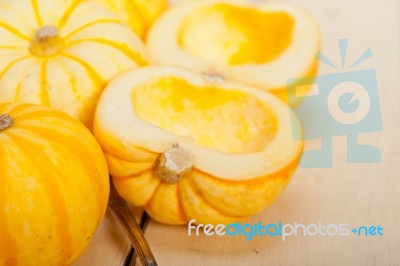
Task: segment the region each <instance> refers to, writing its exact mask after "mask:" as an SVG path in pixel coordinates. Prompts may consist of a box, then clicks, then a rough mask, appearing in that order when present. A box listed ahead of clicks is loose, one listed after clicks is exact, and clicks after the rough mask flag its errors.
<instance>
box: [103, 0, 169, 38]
mask: <svg viewBox="0 0 400 266" xmlns="http://www.w3.org/2000/svg"><path fill="white" fill-rule="evenodd" d="M96 1H97V2H99V3H102V4H103V5H105V6H106V7H107V8H109V9H110V10H112V11H113V12H115V14H117V15H118V16H119V17H120V18H121V19H123V20H124V21H125V22H126V23H127V24H128V25H129V27H131V29H132V30H134V31H135V32H136V33H137V34H138V35H139V36H140V37H142V38H143V39H144V38H145V36H146V33H147V31H148V30H149V28H150V26H151V25H152V24H153V22H154V21H155V20H156V18H157V17H158V16H159V15H160V14H161V13H162V12H163V11H164V10H165V9H166V8H167V6H168V0H96Z"/></svg>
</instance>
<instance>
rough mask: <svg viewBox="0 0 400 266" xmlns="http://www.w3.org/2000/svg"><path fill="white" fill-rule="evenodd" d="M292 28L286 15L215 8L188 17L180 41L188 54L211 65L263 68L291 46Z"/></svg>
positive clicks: (201, 10) (253, 10)
mask: <svg viewBox="0 0 400 266" xmlns="http://www.w3.org/2000/svg"><path fill="white" fill-rule="evenodd" d="M293 27H294V20H293V18H292V17H291V16H290V14H288V13H285V12H265V11H264V12H263V11H260V10H257V9H254V8H246V7H240V6H234V5H227V4H215V5H211V6H207V7H204V8H201V9H198V10H195V11H192V13H191V14H188V15H187V17H186V18H185V19H184V21H183V22H182V25H181V27H180V30H179V37H178V38H179V43H180V45H181V46H182V48H183V49H184V50H185V51H187V52H189V53H191V54H193V55H195V56H199V57H201V58H205V59H207V60H209V61H211V62H215V63H219V64H228V65H242V64H249V63H256V64H260V63H267V62H270V61H272V60H274V59H276V58H277V57H278V56H279V55H281V54H282V52H283V51H284V50H285V49H286V48H287V47H288V46H289V45H290V43H291V39H292V31H293ZM221 32H223V33H224V34H221ZM204 36H207V42H204Z"/></svg>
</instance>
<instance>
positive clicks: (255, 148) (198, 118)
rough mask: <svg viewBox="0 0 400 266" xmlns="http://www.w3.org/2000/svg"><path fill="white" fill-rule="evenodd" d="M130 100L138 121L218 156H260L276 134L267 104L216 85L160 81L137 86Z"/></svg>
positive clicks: (170, 78) (254, 97) (274, 119)
mask: <svg viewBox="0 0 400 266" xmlns="http://www.w3.org/2000/svg"><path fill="white" fill-rule="evenodd" d="M132 101H133V105H134V108H135V112H136V114H137V116H138V117H139V118H140V119H142V120H144V121H146V122H149V123H152V124H154V125H156V126H158V127H160V128H163V129H164V130H166V131H168V132H170V133H173V134H176V135H181V136H191V137H192V138H193V139H194V140H195V144H196V146H198V147H203V148H208V149H213V150H217V151H220V152H225V153H230V154H247V153H254V152H259V151H261V150H263V149H264V147H265V146H266V145H267V144H268V142H269V141H270V140H271V139H272V138H273V137H274V135H275V133H276V128H277V118H276V116H275V114H274V112H273V111H272V110H271V108H270V107H269V106H268V105H267V104H265V103H263V102H261V101H260V100H259V99H258V98H257V97H256V96H253V95H251V94H249V93H245V92H243V91H239V90H231V89H223V88H218V87H216V86H214V84H211V85H208V86H203V87H197V86H196V85H193V84H191V83H189V82H188V81H187V80H185V79H182V78H176V77H161V78H159V79H156V80H154V81H152V82H146V83H143V84H141V85H138V86H137V87H136V88H135V90H133V95H132Z"/></svg>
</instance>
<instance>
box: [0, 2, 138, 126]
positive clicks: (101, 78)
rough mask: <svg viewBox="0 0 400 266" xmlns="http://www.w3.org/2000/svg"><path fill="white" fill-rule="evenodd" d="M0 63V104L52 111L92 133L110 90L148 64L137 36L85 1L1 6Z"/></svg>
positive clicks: (1, 4)
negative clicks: (106, 90) (100, 103)
mask: <svg viewBox="0 0 400 266" xmlns="http://www.w3.org/2000/svg"><path fill="white" fill-rule="evenodd" d="M0 58H1V60H0V102H28V103H35V104H41V105H50V106H53V107H55V108H57V109H60V110H63V111H65V112H67V113H68V114H70V115H72V116H73V117H75V118H77V119H79V120H80V121H82V122H83V123H84V124H86V125H87V126H88V127H89V128H90V127H91V124H92V120H93V112H94V108H95V106H96V104H97V101H98V98H99V96H100V94H101V91H102V90H103V88H104V86H105V84H106V83H107V82H108V81H109V80H110V79H111V78H113V77H114V76H116V75H117V74H119V73H121V72H123V71H125V70H128V69H131V68H134V67H137V66H139V65H144V64H145V63H146V55H145V48H144V44H143V43H142V41H141V40H140V39H139V37H137V36H136V34H134V33H133V32H132V31H131V30H130V29H129V28H128V27H127V26H125V25H123V24H122V22H120V20H119V19H117V18H116V17H115V15H113V14H112V13H111V12H110V11H108V10H106V9H105V8H104V7H102V6H100V5H99V4H97V3H95V2H88V1H81V0H80V1H76V0H75V1H73V0H57V1H53V0H32V1H30V0H18V1H14V0H0Z"/></svg>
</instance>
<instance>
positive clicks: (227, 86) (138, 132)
mask: <svg viewBox="0 0 400 266" xmlns="http://www.w3.org/2000/svg"><path fill="white" fill-rule="evenodd" d="M290 113H291V112H290V109H289V108H288V107H287V105H285V104H284V103H283V102H282V101H281V100H279V99H278V98H277V97H275V96H273V95H271V94H270V93H268V92H264V91H262V90H259V89H256V88H254V87H251V86H248V85H243V84H239V83H234V82H229V81H227V80H224V79H221V78H218V77H212V76H207V75H202V74H198V73H195V72H191V71H188V70H183V69H178V68H174V67H156V66H152V67H146V68H139V69H137V70H134V71H129V72H127V73H125V74H122V75H121V76H119V77H118V78H116V79H115V80H113V81H111V83H110V84H109V85H108V86H107V87H106V89H105V90H104V92H103V94H102V96H101V98H100V101H99V104H98V106H97V109H96V113H95V119H94V134H95V137H96V138H97V139H98V141H99V143H100V145H101V146H102V148H103V151H104V152H105V155H106V160H107V162H108V166H109V170H110V173H111V175H112V180H113V183H114V185H115V187H116V189H117V191H118V192H119V193H120V195H121V196H122V197H123V198H124V199H125V200H127V201H128V202H129V203H130V204H132V205H136V206H144V209H145V210H146V211H147V212H148V213H149V215H150V216H151V217H153V218H154V219H155V220H157V221H159V222H162V223H167V224H185V223H187V222H188V221H189V220H191V219H196V221H197V222H199V223H214V224H218V223H230V222H234V221H238V220H243V219H244V218H246V217H248V216H250V215H253V214H255V213H258V212H260V211H261V210H262V209H264V208H265V207H266V206H268V205H269V204H271V202H273V200H275V199H276V198H277V197H278V196H279V195H280V194H281V192H282V191H283V190H284V188H285V187H286V185H287V184H288V182H289V180H290V177H291V175H292V173H293V171H294V170H295V168H296V165H297V163H298V160H299V157H300V155H301V152H302V147H303V142H302V141H301V140H295V138H293V135H292V133H293V132H297V134H301V129H300V125H299V123H298V121H297V119H296V117H295V116H294V115H293V116H292V119H291V115H290Z"/></svg>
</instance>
